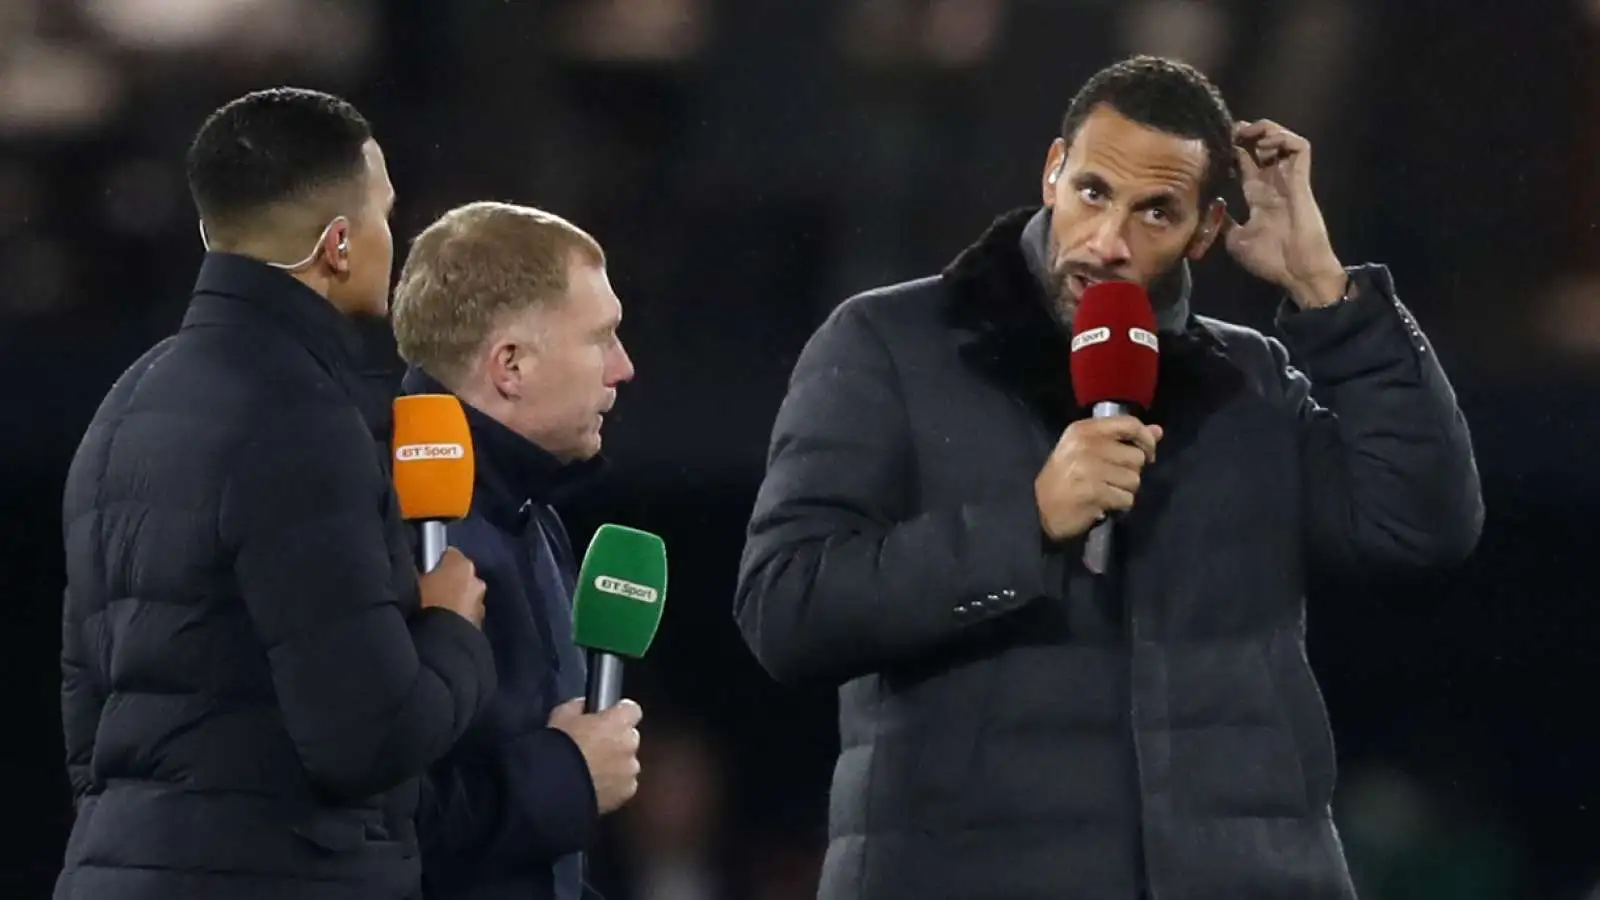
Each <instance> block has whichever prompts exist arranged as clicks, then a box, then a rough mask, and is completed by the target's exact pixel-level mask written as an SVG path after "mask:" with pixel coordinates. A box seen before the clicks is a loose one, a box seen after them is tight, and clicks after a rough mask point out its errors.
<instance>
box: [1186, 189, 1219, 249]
mask: <svg viewBox="0 0 1600 900" xmlns="http://www.w3.org/2000/svg"><path fill="white" fill-rule="evenodd" d="M1228 221H1229V220H1228V202H1227V201H1226V200H1223V199H1222V198H1221V197H1218V198H1216V199H1215V200H1212V201H1211V202H1210V203H1209V204H1207V206H1206V209H1205V212H1203V213H1201V214H1200V227H1199V228H1197V229H1195V233H1194V237H1192V238H1190V239H1189V246H1188V247H1187V248H1186V249H1185V250H1184V252H1183V255H1184V256H1187V257H1188V258H1189V259H1190V260H1192V261H1194V262H1199V261H1200V260H1201V259H1203V258H1204V257H1205V255H1206V253H1207V252H1209V251H1210V250H1211V245H1212V244H1214V243H1216V240H1217V238H1218V237H1220V236H1221V235H1222V233H1223V232H1224V231H1226V230H1227V228H1228Z"/></svg>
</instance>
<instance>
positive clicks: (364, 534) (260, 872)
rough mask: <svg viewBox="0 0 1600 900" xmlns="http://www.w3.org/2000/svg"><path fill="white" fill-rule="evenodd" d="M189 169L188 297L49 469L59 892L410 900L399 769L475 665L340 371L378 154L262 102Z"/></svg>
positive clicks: (359, 281) (461, 625)
mask: <svg viewBox="0 0 1600 900" xmlns="http://www.w3.org/2000/svg"><path fill="white" fill-rule="evenodd" d="M188 167H189V178H190V185H191V189H192V191H193V194H194V200H195V204H196V206H197V207H198V208H199V212H200V218H201V232H202V235H203V236H204V237H205V239H206V240H207V242H208V249H209V251H210V252H208V253H207V254H206V256H205V260H204V262H203V263H202V265H201V268H200V274H199V277H198V279H197V282H196V285H195V290H194V297H193V299H192V301H191V303H190V306H189V309H188V312H187V313H186V315H185V316H184V320H183V324H182V326H181V327H180V329H179V330H178V332H177V334H175V335H173V336H172V337H170V338H167V339H166V340H163V341H162V342H161V343H159V344H157V345H156V346H155V347H154V348H152V349H151V350H150V351H149V352H147V353H146V354H145V355H144V356H143V357H141V358H140V359H139V360H138V361H137V362H135V363H134V364H133V365H132V366H131V367H130V368H129V369H128V370H127V372H126V373H124V374H123V375H122V377H121V378H119V379H118V380H117V382H116V384H114V385H113V386H112V388H111V391H110V393H109V394H108V395H107V396H106V398H105V400H104V401H103V402H102V404H101V406H100V409H99V410H98V411H97V412H96V414H95V417H94V419H93V421H92V422H91V423H90V425H89V428H88V431H87V433H86V434H85V435H84V437H83V441H82V443H81V445H80V446H79V448H78V452H77V455H76V456H75V457H74V459H73V462H72V467H71V469H70V471H69V473H68V476H67V484H66V490H65V498H64V502H63V507H64V508H63V519H64V532H65V543H66V559H67V576H68V585H67V591H66V599H65V609H64V612H63V622H62V626H63V627H62V655H61V664H62V692H61V705H62V718H63V724H64V727H65V732H66V749H67V768H68V772H69V775H70V777H71V782H72V793H73V800H74V805H75V807H76V809H77V821H76V822H75V823H74V826H73V829H72V835H71V838H70V839H69V841H68V844H67V851H66V861H65V867H64V870H63V872H62V874H61V876H60V878H59V879H58V881H57V883H56V891H55V896H56V897H57V898H58V900H69V898H83V900H121V898H130V900H131V898H140V900H143V898H157V897H160V898H167V897H226V898H228V900H256V898H261V900H267V898H280V897H281V898H286V900H287V898H296V900H345V898H349V900H357V898H360V900H379V898H395V900H399V898H413V897H417V896H418V895H419V892H420V884H421V875H420V864H419V861H418V858H417V857H418V854H417V840H416V832H415V826H414V824H413V817H414V815H415V813H416V807H417V802H418V786H417V785H418V778H419V776H421V775H422V773H423V772H424V771H425V770H426V769H427V767H428V766H429V765H430V764H432V763H433V762H434V761H435V760H437V759H439V758H440V757H441V756H443V755H444V753H445V752H446V751H447V750H448V749H449V748H450V746H451V744H453V743H454V742H455V740H456V739H457V738H459V737H460V735H461V734H462V733H463V732H464V731H465V730H466V727H467V725H468V723H469V722H470V721H471V720H472V718H473V717H474V716H475V715H477V713H478V712H479V711H480V710H481V709H482V708H483V707H484V706H485V704H486V702H487V700H488V698H489V697H490V695H491V694H492V693H493V691H494V689H495V671H494V666H493V657H492V654H491V651H490V647H489V643H488V641H487V640H486V639H485V638H484V636H483V635H482V633H481V632H480V631H479V628H478V626H479V624H480V623H481V621H482V616H483V592H484V586H483V583H482V582H481V581H479V580H478V579H477V577H476V576H475V574H474V573H473V568H472V564H471V563H470V562H468V561H467V560H466V558H465V557H463V556H462V555H461V554H460V553H459V552H456V551H454V550H452V551H449V552H447V554H446V556H445V559H444V560H443V562H442V563H441V564H440V566H439V567H438V568H437V569H435V570H434V571H433V572H430V573H429V574H428V575H426V576H423V577H422V578H420V579H419V578H418V575H417V572H416V568H415V563H414V562H413V559H412V555H411V547H410V542H409V541H408V539H407V532H406V526H405V524H404V523H403V522H402V520H401V519H400V515H399V508H398V506H397V503H396V500H395V498H394V494H393V490H392V488H391V484H390V476H389V473H388V469H387V462H386V461H387V459H388V453H387V451H386V449H385V445H386V443H387V437H388V434H387V432H388V423H387V422H386V421H384V420H383V419H382V418H381V417H380V416H378V415H376V413H379V412H381V411H383V410H384V409H385V408H386V404H383V403H379V402H375V401H374V399H373V398H371V397H369V396H368V395H367V393H366V391H365V389H364V387H363V385H362V383H361V379H360V375H359V372H358V369H357V363H358V359H359V357H358V354H359V346H358V342H357V338H356V332H355V331H354V328H355V325H354V322H353V320H352V317H357V316H378V315H382V314H383V313H384V312H385V311H386V306H387V296H388V284H389V270H390V266H391V264H392V252H393V251H392V243H391V238H390V234H389V226H388V221H387V218H388V215H389V212H390V209H391V208H392V206H393V203H394V190H393V188H392V187H391V186H390V184H389V177H388V173H387V171H386V170H385V167H384V161H383V154H382V152H381V151H380V150H379V148H378V145H377V143H376V142H375V141H374V140H373V139H372V136H371V132H370V129H369V128H368V126H367V123H366V122H365V121H364V120H363V119H362V117H361V116H360V114H358V113H357V112H356V111H355V110H354V109H352V108H351V107H350V106H349V105H348V104H346V103H344V102H343V101H340V100H338V99H336V98H334V97H330V96H327V95H324V94H319V93H314V92H311V91H303V90H291V89H278V90H270V91H264V92H260V93H255V94H250V95H248V96H245V97H242V98H240V99H238V100H235V101H233V102H231V103H229V104H227V105H226V106H224V107H222V108H221V109H219V110H218V111H217V112H216V113H214V114H213V115H212V116H211V117H210V118H209V119H208V120H207V121H206V123H205V124H204V126H203V127H202V128H201V129H200V132H199V135H198V136H197V137H196V138H195V141H194V144H193V147H192V148H191V150H190V153H189V160H188Z"/></svg>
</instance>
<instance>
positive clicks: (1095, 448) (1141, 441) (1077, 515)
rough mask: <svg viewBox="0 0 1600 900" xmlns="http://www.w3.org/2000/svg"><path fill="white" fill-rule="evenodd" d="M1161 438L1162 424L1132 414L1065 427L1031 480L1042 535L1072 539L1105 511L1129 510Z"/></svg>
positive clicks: (1153, 459) (1089, 526) (1088, 420)
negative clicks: (1036, 475) (1145, 469)
mask: <svg viewBox="0 0 1600 900" xmlns="http://www.w3.org/2000/svg"><path fill="white" fill-rule="evenodd" d="M1160 440H1161V426H1159V425H1144V424H1142V423H1141V422H1140V421H1139V420H1138V419H1136V418H1134V417H1133V416H1114V417H1112V418H1109V419H1082V420H1079V421H1077V422H1074V423H1072V425H1070V426H1068V428H1067V430H1066V431H1065V432H1064V433H1063V434H1062V435H1061V440H1060V441H1059V442H1057V444H1056V447H1055V450H1053V451H1051V453H1050V459H1049V460H1048V461H1047V462H1046V463H1045V465H1044V469H1043V470H1041V471H1040V472H1039V476H1038V477H1037V478H1035V479H1034V482H1033V495H1034V499H1035V500H1036V501H1038V504H1039V522H1040V524H1041V525H1042V526H1043V527H1044V532H1045V534H1047V535H1049V536H1050V539H1051V540H1055V541H1063V540H1068V539H1070V538H1075V537H1077V536H1078V535H1081V534H1083V533H1084V532H1086V531H1088V530H1089V529H1090V528H1092V527H1094V525H1095V524H1096V523H1098V522H1099V521H1100V520H1101V519H1103V518H1105V517H1106V516H1107V515H1108V514H1110V513H1113V512H1121V511H1123V510H1128V509H1132V508H1133V498H1134V495H1135V494H1137V493H1138V491H1139V474H1140V472H1141V471H1142V470H1143V469H1144V467H1145V466H1146V465H1148V464H1150V463H1152V462H1155V458H1156V444H1157V442H1159V441H1160Z"/></svg>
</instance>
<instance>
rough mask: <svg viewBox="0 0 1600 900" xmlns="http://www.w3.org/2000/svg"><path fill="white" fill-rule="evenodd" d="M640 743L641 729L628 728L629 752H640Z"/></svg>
mask: <svg viewBox="0 0 1600 900" xmlns="http://www.w3.org/2000/svg"><path fill="white" fill-rule="evenodd" d="M639 743H640V737H639V729H637V728H629V729H628V752H629V753H638V752H639Z"/></svg>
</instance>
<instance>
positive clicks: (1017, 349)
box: [942, 207, 1242, 432]
mask: <svg viewBox="0 0 1600 900" xmlns="http://www.w3.org/2000/svg"><path fill="white" fill-rule="evenodd" d="M1038 209H1039V208H1038V207H1027V208H1022V209H1015V210H1012V211H1010V212H1007V213H1005V214H1003V215H1001V216H1000V217H999V218H997V219H995V221H994V222H993V224H991V225H990V226H989V228H988V230H987V231H985V232H984V233H983V236H982V237H980V238H978V240H977V242H975V243H974V244H972V245H971V246H969V247H967V248H966V249H964V250H962V251H961V253H960V254H958V255H957V256H956V258H955V259H954V260H953V261H952V262H951V263H950V264H949V265H948V266H946V267H945V269H944V271H943V273H942V274H943V277H944V282H945V285H946V287H947V289H948V298H949V299H948V304H949V306H948V310H947V312H948V316H949V321H950V323H951V325H953V326H954V327H956V328H957V329H959V330H961V331H963V332H966V333H967V334H969V335H970V338H969V339H968V340H966V341H965V342H964V343H963V345H962V348H961V353H962V357H963V358H964V359H965V360H966V361H967V363H968V364H969V365H971V366H972V367H973V368H974V369H976V370H977V371H978V372H979V373H980V374H981V375H983V376H984V377H986V378H989V379H991V380H993V381H995V382H996V383H997V384H999V385H1000V386H1001V387H1002V388H1003V389H1004V390H1005V391H1006V392H1007V393H1009V394H1011V395H1012V396H1014V397H1016V398H1017V399H1019V400H1021V401H1023V402H1024V403H1025V404H1026V405H1027V406H1028V407H1029V408H1030V409H1031V410H1032V411H1033V413H1034V414H1035V415H1037V416H1039V417H1040V418H1041V419H1042V420H1043V421H1044V423H1045V424H1046V425H1047V426H1048V427H1050V428H1051V430H1052V432H1058V431H1059V430H1060V429H1063V428H1065V427H1066V426H1067V425H1068V424H1070V423H1071V422H1072V421H1073V420H1075V419H1078V418H1080V417H1082V415H1083V414H1084V411H1083V410H1080V409H1079V408H1078V406H1077V402H1076V400H1075V398H1074V396H1073V392H1072V373H1071V369H1070V366H1069V365H1068V359H1069V357H1070V355H1071V345H1070V339H1069V337H1068V335H1067V334H1066V333H1065V332H1064V331H1063V330H1062V328H1061V327H1060V325H1058V324H1057V322H1056V320H1055V318H1054V317H1052V316H1051V315H1050V311H1049V308H1048V307H1047V306H1046V304H1047V303H1048V302H1049V300H1048V299H1047V298H1046V297H1045V293H1044V289H1043V287H1042V286H1041V285H1040V284H1039V281H1038V279H1036V278H1035V277H1034V276H1033V272H1032V271H1031V270H1030V269H1029V268H1028V264H1027V261H1026V260H1025V259H1024V258H1023V255H1022V250H1021V247H1020V242H1021V239H1022V231H1023V229H1024V228H1026V227H1027V224H1028V220H1029V219H1030V218H1032V217H1033V215H1034V214H1035V213H1037V212H1038ZM1157 384H1158V387H1157V390H1156V401H1155V404H1154V406H1153V407H1152V409H1151V410H1150V411H1149V414H1148V415H1147V416H1145V417H1144V418H1145V419H1146V421H1149V422H1155V423H1160V424H1161V425H1162V426H1163V427H1164V428H1168V430H1169V431H1170V430H1171V428H1170V427H1169V426H1170V425H1173V424H1179V422H1177V421H1175V420H1177V419H1182V418H1188V417H1189V414H1190V413H1191V412H1193V413H1198V412H1202V411H1203V410H1204V409H1205V408H1207V407H1210V406H1212V405H1213V404H1215V403H1217V402H1220V400H1221V399H1222V398H1223V397H1225V396H1226V395H1227V394H1229V393H1232V391H1233V390H1236V389H1238V387H1240V386H1241V384H1242V378H1241V374H1240V372H1239V371H1238V369H1237V368H1236V367H1235V366H1234V365H1233V364H1232V363H1231V362H1230V361H1229V360H1228V359H1227V357H1226V356H1225V355H1224V353H1223V347H1222V344H1221V341H1220V340H1219V339H1218V337H1217V335H1216V334H1215V333H1214V332H1213V331H1212V330H1211V329H1210V328H1209V327H1207V326H1206V324H1205V322H1204V321H1203V320H1202V319H1201V318H1200V317H1198V316H1195V315H1194V314H1192V313H1190V314H1189V316H1188V317H1187V319H1186V320H1185V324H1184V327H1183V329H1182V330H1181V331H1180V332H1178V333H1174V334H1166V333H1163V334H1162V335H1161V368H1160V375H1159V381H1158V382H1157Z"/></svg>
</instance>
